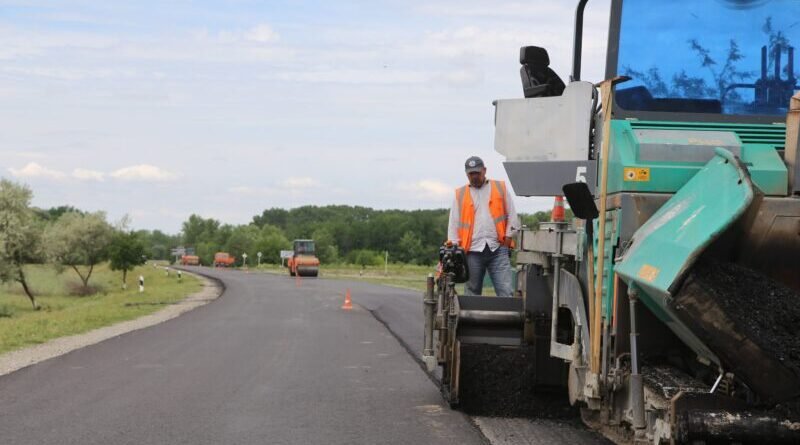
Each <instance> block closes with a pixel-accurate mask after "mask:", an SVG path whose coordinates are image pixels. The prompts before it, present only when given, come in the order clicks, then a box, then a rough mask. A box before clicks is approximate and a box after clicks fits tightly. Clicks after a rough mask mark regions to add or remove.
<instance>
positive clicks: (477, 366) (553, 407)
mask: <svg viewBox="0 0 800 445" xmlns="http://www.w3.org/2000/svg"><path fill="white" fill-rule="evenodd" d="M535 356H536V354H535V352H534V349H533V347H520V348H502V347H498V346H491V345H477V344H469V345H461V374H460V383H459V387H460V390H459V402H460V405H459V407H460V409H461V410H462V411H464V412H465V413H467V414H469V415H473V416H491V417H531V418H537V419H577V418H578V417H579V412H578V409H577V408H575V407H572V406H570V405H569V401H568V400H567V390H566V388H555V389H547V390H544V389H541V388H536V387H535V385H534V383H535V381H536V379H535V375H536V361H535Z"/></svg>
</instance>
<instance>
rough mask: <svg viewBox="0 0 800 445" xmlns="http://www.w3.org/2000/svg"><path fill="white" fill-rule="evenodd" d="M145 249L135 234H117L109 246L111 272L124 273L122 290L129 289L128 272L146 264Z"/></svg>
mask: <svg viewBox="0 0 800 445" xmlns="http://www.w3.org/2000/svg"><path fill="white" fill-rule="evenodd" d="M144 256H145V248H144V244H142V241H141V240H140V239H139V237H138V236H137V235H136V233H134V232H127V233H126V232H117V233H116V234H115V235H114V237H113V238H112V240H111V244H110V245H109V246H108V258H109V260H110V261H111V270H121V271H122V288H123V289H127V287H128V284H127V282H126V281H127V278H128V271H130V270H133V268H134V267H136V266H140V265H142V264H144V261H145V258H144Z"/></svg>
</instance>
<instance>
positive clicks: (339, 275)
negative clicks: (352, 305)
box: [259, 264, 495, 295]
mask: <svg viewBox="0 0 800 445" xmlns="http://www.w3.org/2000/svg"><path fill="white" fill-rule="evenodd" d="M259 271H263V272H268V273H276V274H285V275H286V276H287V277H288V276H289V272H288V271H287V269H286V268H285V267H281V266H280V265H275V264H262V265H261V267H260V268H259ZM434 271H435V267H434V266H418V265H416V264H389V267H388V270H387V269H384V266H366V267H364V268H363V269H362V268H361V266H359V265H357V264H328V265H326V264H323V265H322V266H321V267H320V274H319V276H320V277H323V278H331V279H339V280H352V281H366V282H368V283H374V284H382V285H384V286H392V287H399V288H402V289H409V290H416V291H420V292H424V291H425V287H426V280H427V277H428V274H429V273H433V272H434ZM456 290H457V292H458V293H459V294H463V293H464V285H463V284H459V285H457V286H456ZM483 295H495V293H494V288H492V287H491V286H487V287H484V288H483Z"/></svg>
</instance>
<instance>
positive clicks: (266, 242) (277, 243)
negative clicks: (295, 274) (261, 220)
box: [256, 224, 292, 264]
mask: <svg viewBox="0 0 800 445" xmlns="http://www.w3.org/2000/svg"><path fill="white" fill-rule="evenodd" d="M291 247H292V243H291V242H290V241H289V240H288V239H287V238H286V235H284V234H283V230H281V229H280V228H279V227H276V226H273V225H270V224H265V225H264V226H263V227H261V230H260V231H259V234H258V241H257V243H256V249H257V251H258V252H261V253H262V254H263V257H262V258H261V262H262V263H273V264H277V263H280V262H281V250H288V249H291Z"/></svg>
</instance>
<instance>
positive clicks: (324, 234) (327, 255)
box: [311, 227, 339, 264]
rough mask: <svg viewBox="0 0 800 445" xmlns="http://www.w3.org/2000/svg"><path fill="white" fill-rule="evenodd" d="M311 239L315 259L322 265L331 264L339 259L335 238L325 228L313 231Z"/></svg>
mask: <svg viewBox="0 0 800 445" xmlns="http://www.w3.org/2000/svg"><path fill="white" fill-rule="evenodd" d="M311 237H312V238H313V239H314V243H315V245H316V250H317V257H318V258H319V260H320V261H321V262H322V263H326V264H331V263H335V262H336V261H337V260H338V259H339V249H338V248H337V247H336V238H334V237H333V234H332V233H331V231H330V230H328V229H327V228H326V227H320V228H318V229H317V230H315V231H314V233H313V235H311Z"/></svg>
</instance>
